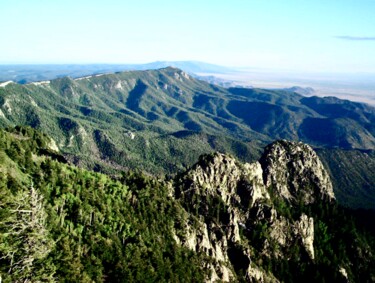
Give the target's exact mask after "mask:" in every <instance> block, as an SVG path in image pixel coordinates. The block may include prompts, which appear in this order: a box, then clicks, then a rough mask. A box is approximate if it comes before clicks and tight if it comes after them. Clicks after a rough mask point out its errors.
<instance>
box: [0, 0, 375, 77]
mask: <svg viewBox="0 0 375 283" xmlns="http://www.w3.org/2000/svg"><path fill="white" fill-rule="evenodd" d="M0 7H1V8H0V36H1V41H0V42H1V44H0V64H14V63H16V64H31V63H32V64H56V63H57V64H72V63H74V64H89V63H111V64H112V63H119V64H126V63H129V64H130V63H148V62H153V61H164V60H168V61H183V60H196V61H204V62H209V63H214V64H218V65H224V66H233V67H249V68H265V69H277V70H293V71H301V72H366V73H375V16H374V14H375V0H215V1H213V0H200V1H198V0H189V1H188V0H185V1H181V0H173V1H170V0H157V1H156V0H139V1H136V0H132V1H128V0H122V1H120V0H105V1H104V0H103V1H97V0H90V1H86V0H0Z"/></svg>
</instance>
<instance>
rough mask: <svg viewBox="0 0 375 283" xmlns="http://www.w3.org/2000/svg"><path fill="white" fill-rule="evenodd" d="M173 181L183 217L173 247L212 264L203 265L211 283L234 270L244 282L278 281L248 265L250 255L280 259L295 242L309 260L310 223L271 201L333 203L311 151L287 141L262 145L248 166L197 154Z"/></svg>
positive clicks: (327, 181) (224, 278)
mask: <svg viewBox="0 0 375 283" xmlns="http://www.w3.org/2000/svg"><path fill="white" fill-rule="evenodd" d="M177 182H178V186H177V189H176V192H175V194H176V198H178V199H181V200H182V201H181V202H182V203H183V204H184V206H185V209H186V210H187V212H189V214H187V215H188V218H187V220H186V222H185V223H184V224H183V226H184V229H185V231H186V233H185V236H183V237H180V238H178V242H180V243H181V244H182V245H184V246H186V247H188V248H190V249H192V250H194V251H197V252H204V253H206V254H207V255H208V256H210V257H212V258H213V259H214V260H215V262H213V263H211V264H210V266H209V268H210V269H211V271H212V272H211V274H212V276H211V278H210V279H209V280H208V281H211V282H214V281H216V280H222V281H226V282H229V281H233V280H235V279H236V274H239V273H241V274H246V275H245V277H246V278H247V280H249V281H251V282H278V280H277V278H275V277H274V275H273V274H272V273H270V272H269V271H266V270H264V269H262V267H261V265H260V264H258V263H257V262H253V261H252V257H253V255H254V254H255V253H260V254H263V255H265V256H267V257H276V258H287V256H286V254H287V253H286V252H285V251H286V250H288V249H289V248H290V247H291V246H293V245H299V246H300V247H301V250H303V251H304V253H305V254H306V255H307V257H308V258H309V260H313V259H314V257H315V254H314V219H313V218H312V217H309V216H308V215H306V214H304V213H300V214H299V215H296V216H288V215H285V213H283V211H281V208H280V207H279V206H278V204H279V205H280V203H281V202H282V203H284V204H285V205H286V206H291V207H293V205H296V204H297V203H298V202H301V201H302V202H303V203H304V204H306V205H309V204H311V203H314V202H316V201H332V200H333V199H334V194H333V191H332V184H331V181H330V179H329V175H328V173H327V172H326V170H325V169H324V167H323V165H322V163H321V162H320V160H319V159H318V157H317V155H316V154H315V152H314V151H313V150H312V149H311V148H310V147H309V146H307V145H304V144H302V143H295V142H287V141H277V142H275V143H273V144H271V145H269V146H268V147H267V148H266V150H265V152H264V154H263V156H262V157H261V159H260V161H259V162H255V163H252V164H241V163H239V162H238V161H236V160H235V159H234V158H233V157H231V156H227V155H224V154H221V153H215V154H211V155H206V156H203V157H201V158H200V160H199V162H198V163H197V164H195V165H194V166H193V167H192V168H191V169H190V170H188V171H187V172H186V173H184V174H183V175H182V176H180V177H179V178H178V180H177ZM192 226H194V227H196V228H195V229H193V228H192ZM254 231H257V232H254ZM259 231H261V232H260V233H259ZM276 247H277V248H276Z"/></svg>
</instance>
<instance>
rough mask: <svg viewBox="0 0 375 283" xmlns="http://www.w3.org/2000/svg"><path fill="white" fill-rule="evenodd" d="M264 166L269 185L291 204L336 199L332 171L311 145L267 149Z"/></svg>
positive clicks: (275, 145)
mask: <svg viewBox="0 0 375 283" xmlns="http://www.w3.org/2000/svg"><path fill="white" fill-rule="evenodd" d="M260 163H261V165H262V168H263V178H264V182H265V185H266V186H267V187H271V188H272V189H273V190H274V191H275V192H276V193H277V194H278V196H279V197H281V198H283V199H286V200H288V201H289V202H292V203H296V202H297V201H302V202H303V203H305V204H309V203H313V202H315V201H316V200H317V199H328V200H332V199H334V198H335V196H334V193H333V188H332V183H331V180H330V177H329V174H328V172H327V171H326V170H325V169H324V167H323V164H322V162H321V161H320V160H319V158H318V156H317V155H316V153H315V151H314V150H313V149H312V148H311V147H310V146H308V145H307V144H303V143H293V142H288V141H285V140H281V141H277V142H274V143H272V144H270V145H269V146H267V147H266V149H265V151H264V154H263V155H262V157H261V159H260Z"/></svg>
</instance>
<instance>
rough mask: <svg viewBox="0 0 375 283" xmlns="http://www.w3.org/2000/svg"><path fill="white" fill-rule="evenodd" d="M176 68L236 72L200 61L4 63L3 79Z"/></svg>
mask: <svg viewBox="0 0 375 283" xmlns="http://www.w3.org/2000/svg"><path fill="white" fill-rule="evenodd" d="M170 66H171V67H176V68H179V69H182V70H184V71H185V72H188V73H190V74H199V73H215V74H222V73H228V72H235V71H236V70H235V69H233V68H228V67H223V66H219V65H214V64H209V63H204V62H199V61H157V62H152V63H147V64H87V65H75V64H69V65H66V64H62V65H55V64H50V65H0V82H2V81H3V82H5V81H14V82H17V83H20V84H25V83H30V82H37V81H46V80H53V79H57V78H61V77H68V76H69V77H71V78H79V77H84V76H89V75H95V74H106V73H114V72H122V71H127V70H154V69H160V68H165V67H170Z"/></svg>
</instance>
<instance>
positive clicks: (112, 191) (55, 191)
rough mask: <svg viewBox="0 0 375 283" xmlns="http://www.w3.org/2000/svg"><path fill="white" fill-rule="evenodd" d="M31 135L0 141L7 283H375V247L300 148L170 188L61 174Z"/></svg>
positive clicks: (67, 169)
mask: <svg viewBox="0 0 375 283" xmlns="http://www.w3.org/2000/svg"><path fill="white" fill-rule="evenodd" d="M52 148H54V146H53V143H51V139H50V138H49V137H47V136H46V135H44V134H41V133H40V132H37V131H34V130H33V129H31V128H24V127H18V128H15V129H8V130H7V131H4V130H0V171H1V172H2V173H3V174H0V188H1V191H2V194H1V197H0V214H1V216H2V217H1V221H0V240H1V245H0V257H1V261H0V274H1V276H2V279H3V280H4V282H25V281H30V280H31V281H46V282H92V281H95V282H134V281H136V282H146V281H147V282H150V281H152V282H160V281H173V282H214V281H216V280H222V281H224V282H244V281H250V282H301V281H305V282H312V281H313V282H323V280H325V281H328V282H348V281H349V282H371V281H373V280H374V279H375V274H374V270H375V266H374V261H373V253H374V251H375V241H374V235H372V234H370V233H369V232H368V231H369V230H368V229H367V228H366V226H364V225H363V224H361V223H360V222H359V221H358V219H356V216H355V215H354V214H353V213H352V212H351V211H349V210H347V209H344V208H342V207H340V206H339V205H337V203H336V201H335V196H334V193H333V191H332V184H331V181H330V178H329V175H328V172H327V171H326V170H325V169H324V167H323V165H322V163H321V162H320V160H319V159H318V157H317V155H316V153H315V152H314V151H313V150H312V149H311V148H310V147H309V146H307V145H305V144H302V143H292V142H287V141H278V142H274V143H272V144H270V145H269V146H267V147H266V149H265V150H264V153H263V154H262V157H261V158H260V159H259V161H258V162H254V163H251V164H249V163H246V164H243V163H241V162H239V161H237V160H236V159H235V158H233V157H231V156H228V155H224V154H220V153H213V154H210V155H204V156H201V157H200V158H199V161H198V162H197V163H196V164H195V165H193V166H192V167H191V168H189V169H188V170H186V171H185V172H180V174H178V175H177V176H176V177H175V179H174V180H170V181H165V180H164V181H163V180H157V179H155V178H152V177H146V176H144V175H142V174H140V173H134V172H128V173H123V174H122V175H121V176H118V177H117V178H115V179H114V178H111V177H109V176H107V175H104V174H100V173H94V172H90V171H86V170H83V169H79V168H76V167H74V166H70V165H67V164H66V163H65V162H66V161H64V159H63V157H62V156H61V155H60V154H59V153H58V152H56V151H55V150H53V149H52Z"/></svg>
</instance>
